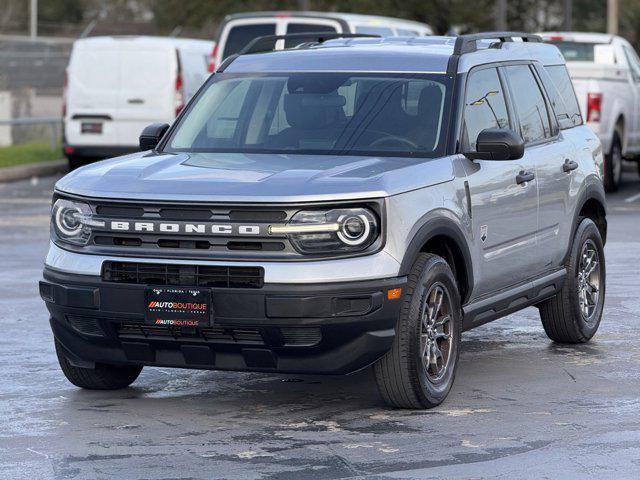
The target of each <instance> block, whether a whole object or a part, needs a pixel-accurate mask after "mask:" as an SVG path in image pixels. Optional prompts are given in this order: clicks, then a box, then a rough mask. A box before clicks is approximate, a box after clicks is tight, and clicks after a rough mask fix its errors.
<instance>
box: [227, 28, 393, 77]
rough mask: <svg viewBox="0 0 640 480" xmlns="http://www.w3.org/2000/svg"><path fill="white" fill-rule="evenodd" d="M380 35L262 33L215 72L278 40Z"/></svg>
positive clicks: (319, 41) (371, 36)
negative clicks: (242, 56) (241, 56)
mask: <svg viewBox="0 0 640 480" xmlns="http://www.w3.org/2000/svg"><path fill="white" fill-rule="evenodd" d="M379 37H380V35H371V34H365V33H337V32H309V33H289V34H288V35H264V36H262V37H256V38H254V39H253V40H251V41H250V42H249V43H248V44H247V45H245V47H244V48H243V49H242V50H240V51H239V52H238V53H235V54H233V55H229V56H228V57H227V58H225V59H224V60H223V62H222V63H221V64H220V67H219V68H218V69H217V70H216V72H218V73H221V72H224V71H225V70H226V68H227V67H228V66H229V65H231V63H232V62H233V61H234V60H235V59H236V58H238V57H239V56H240V55H248V54H250V53H264V52H271V51H273V50H274V49H275V48H276V42H277V41H278V40H307V42H300V43H322V42H324V41H326V40H333V39H335V38H379ZM271 42H273V45H271V46H270V47H264V48H259V47H260V46H261V45H262V44H264V43H266V44H267V46H268V45H269V44H270V43H271Z"/></svg>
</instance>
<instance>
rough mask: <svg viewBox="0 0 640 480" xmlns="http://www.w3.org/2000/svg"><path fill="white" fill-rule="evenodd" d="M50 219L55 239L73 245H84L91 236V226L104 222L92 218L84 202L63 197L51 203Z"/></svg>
mask: <svg viewBox="0 0 640 480" xmlns="http://www.w3.org/2000/svg"><path fill="white" fill-rule="evenodd" d="M51 220H52V221H51V224H52V227H53V234H54V235H55V239H57V240H61V241H64V242H67V243H72V244H75V245H86V244H87V242H88V241H89V237H91V227H93V226H98V224H100V223H104V222H100V221H96V220H95V219H93V213H92V211H91V208H90V207H89V205H87V204H86V203H81V202H74V201H72V200H66V199H63V198H60V199H58V200H56V203H55V204H54V205H53V209H52V211H51Z"/></svg>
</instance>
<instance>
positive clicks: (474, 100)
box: [462, 68, 509, 152]
mask: <svg viewBox="0 0 640 480" xmlns="http://www.w3.org/2000/svg"><path fill="white" fill-rule="evenodd" d="M508 127H509V114H508V112H507V105H506V102H505V100H504V92H503V89H502V84H501V82H500V77H499V76H498V71H497V70H496V69H495V68H486V69H483V70H478V71H475V72H473V73H471V75H470V77H469V81H468V82H467V92H466V95H465V107H464V123H463V130H462V147H463V149H464V150H465V151H474V152H475V151H476V141H477V139H478V134H479V133H480V132H481V131H482V130H485V129H487V128H508Z"/></svg>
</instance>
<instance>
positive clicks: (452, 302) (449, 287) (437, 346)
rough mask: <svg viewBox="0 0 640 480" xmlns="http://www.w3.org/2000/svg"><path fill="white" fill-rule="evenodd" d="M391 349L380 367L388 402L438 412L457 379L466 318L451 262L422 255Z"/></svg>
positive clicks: (381, 388)
mask: <svg viewBox="0 0 640 480" xmlns="http://www.w3.org/2000/svg"><path fill="white" fill-rule="evenodd" d="M405 288H406V291H405V294H404V297H403V300H402V301H403V304H402V308H401V310H400V318H399V319H398V323H397V327H396V336H395V339H394V342H393V346H392V347H391V350H390V351H389V352H388V353H387V354H386V355H385V356H384V357H383V358H381V359H380V360H379V361H378V362H377V363H376V365H375V367H374V368H375V376H376V382H377V384H378V390H379V391H380V394H381V395H382V398H383V399H384V401H385V402H386V403H387V404H389V405H391V406H394V407H399V408H412V409H418V408H432V407H435V406H437V405H439V404H440V403H442V401H443V400H444V399H445V398H446V396H447V394H448V393H449V390H451V386H452V385H453V380H454V378H455V374H456V368H457V365H458V354H459V350H460V335H461V330H462V314H461V307H460V295H459V293H458V287H457V285H456V280H455V277H454V276H453V273H452V271H451V268H450V267H449V265H448V264H447V262H446V261H445V260H444V259H443V258H441V257H439V256H437V255H432V254H429V253H421V254H420V255H419V256H418V258H417V260H416V261H415V263H414V264H413V267H412V269H411V273H410V274H409V278H408V282H407V286H406V287H405Z"/></svg>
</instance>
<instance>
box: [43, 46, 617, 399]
mask: <svg viewBox="0 0 640 480" xmlns="http://www.w3.org/2000/svg"><path fill="white" fill-rule="evenodd" d="M306 37H309V35H306ZM345 37H346V38H345ZM358 37H359V36H356V35H353V34H352V35H348V34H320V35H318V37H317V38H315V37H314V39H313V41H306V42H304V43H300V44H299V45H298V46H297V47H296V48H290V49H285V50H281V51H273V48H266V47H265V46H264V45H265V43H269V42H271V43H272V44H273V43H274V42H276V41H280V40H282V39H283V38H284V37H282V36H274V37H269V38H263V39H260V40H256V41H254V42H253V43H251V44H250V45H248V46H247V47H246V48H245V49H244V51H243V52H241V54H239V55H236V56H233V57H230V58H229V59H227V60H226V61H225V62H224V63H223V64H222V65H221V66H220V68H219V69H218V70H217V72H216V73H215V74H214V75H212V77H211V78H210V79H209V80H208V82H207V83H206V84H205V85H204V86H203V87H202V88H201V90H200V91H199V93H198V94H197V95H196V97H195V99H194V100H193V101H191V102H190V103H189V105H188V106H187V107H186V109H185V111H184V112H183V113H182V114H181V115H180V117H179V118H178V119H177V121H176V122H175V124H174V125H173V126H171V127H169V126H168V125H159V124H155V125H151V126H149V127H147V128H146V129H145V131H144V132H143V134H142V135H141V137H140V143H141V148H142V149H143V150H145V151H143V152H140V153H135V154H132V155H128V156H125V157H120V158H116V159H112V160H107V161H104V162H100V163H97V164H95V165H90V166H86V167H84V168H81V169H79V170H77V171H75V172H73V173H71V174H69V175H67V176H66V177H64V178H63V179H61V180H60V181H59V182H58V183H57V185H56V188H55V192H54V198H53V208H52V229H51V244H50V249H49V252H48V255H47V257H46V265H45V269H44V279H43V281H42V282H41V284H40V294H41V296H42V298H43V299H44V300H45V302H46V304H47V307H48V309H49V312H50V314H51V328H52V329H53V333H54V336H55V347H56V351H57V354H58V359H59V362H60V365H61V368H62V371H63V372H64V374H65V375H66V376H67V378H68V379H69V380H70V381H71V382H72V383H73V384H75V385H77V386H80V387H84V388H89V389H117V388H123V387H125V386H127V385H129V384H131V383H132V382H133V381H134V380H135V379H136V378H137V376H138V375H139V373H140V371H141V370H142V368H143V366H144V365H162V366H169V367H186V368H201V369H220V370H252V371H261V372H288V373H316V374H318V373H320V374H346V373H350V372H354V371H356V370H359V369H362V368H364V367H367V366H369V365H373V366H374V369H375V377H376V379H377V383H378V387H379V390H380V393H381V395H382V397H383V399H384V400H385V401H386V402H387V403H389V404H391V405H394V406H397V407H404V408H428V407H433V406H435V405H438V404H439V403H440V402H442V401H443V400H444V398H445V397H446V395H447V393H448V392H449V390H450V389H451V385H452V383H453V380H454V376H455V373H456V366H457V363H458V355H459V350H460V337H461V333H462V332H463V331H465V330H468V329H471V328H474V327H477V326H478V325H482V324H484V323H486V322H489V321H492V320H495V319H497V318H499V317H504V316H505V315H507V314H510V313H512V312H515V311H517V310H520V309H523V308H525V307H528V306H536V307H538V309H539V311H540V317H541V320H542V325H543V327H544V330H545V331H546V333H547V335H548V336H549V338H550V339H552V340H553V341H556V342H563V343H579V342H586V341H588V340H589V339H590V338H591V337H592V336H593V335H594V334H595V332H596V330H597V328H598V325H599V323H600V318H601V316H602V310H603V302H604V296H605V262H604V252H603V243H604V241H605V237H606V229H607V224H606V213H605V197H604V189H603V183H602V148H601V145H600V142H599V140H598V138H597V137H596V136H595V135H594V134H593V132H592V131H591V130H590V129H589V128H588V127H587V126H585V125H584V123H583V119H582V118H581V117H580V114H579V113H576V112H578V111H579V109H578V108H577V107H576V98H575V95H574V94H573V91H572V90H570V91H569V90H567V89H566V85H563V89H562V90H561V91H564V92H565V93H566V94H565V95H564V96H561V95H560V94H559V91H560V90H559V89H558V88H556V85H555V84H554V80H553V79H554V78H559V77H560V78H566V76H567V72H566V69H565V66H564V59H563V57H562V55H561V54H560V52H559V51H558V49H557V48H556V47H555V46H553V45H547V44H544V43H541V42H540V39H539V37H536V36H530V35H526V34H515V33H491V34H480V35H471V36H461V37H458V38H443V37H431V38H420V39H418V38H411V39H408V38H388V39H380V38H358ZM287 38H291V37H287ZM295 38H296V39H298V40H300V39H299V38H298V37H295ZM307 40H308V38H307ZM261 42H262V43H261ZM551 71H553V75H550V74H549V72H551ZM569 112H571V113H569Z"/></svg>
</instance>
